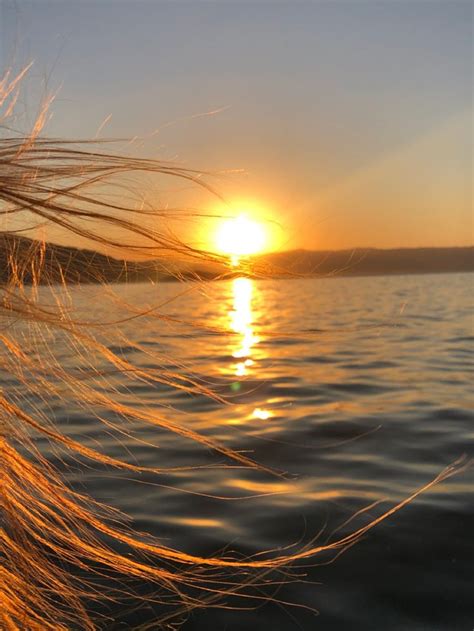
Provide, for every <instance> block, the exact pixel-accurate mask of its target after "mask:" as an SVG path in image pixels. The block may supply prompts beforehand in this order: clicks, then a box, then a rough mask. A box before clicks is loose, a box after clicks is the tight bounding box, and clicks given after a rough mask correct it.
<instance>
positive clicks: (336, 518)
mask: <svg viewBox="0 0 474 631" xmlns="http://www.w3.org/2000/svg"><path fill="white" fill-rule="evenodd" d="M473 280H474V278H473V276H472V275H470V274H459V275H425V276H399V277H396V276H392V277H366V278H329V279H305V280H292V281H282V280H274V281H263V280H262V281H253V280H248V279H237V280H234V281H225V282H218V283H217V282H216V283H208V284H203V285H201V286H191V285H188V284H183V285H179V284H165V285H160V286H154V287H153V286H150V285H130V286H115V287H114V291H115V292H116V294H117V297H118V299H124V300H127V301H129V302H132V303H134V304H136V305H138V306H141V307H146V306H149V305H152V304H155V305H156V304H157V303H162V304H163V307H162V309H161V311H162V312H163V313H165V314H166V316H168V318H169V319H168V320H160V319H157V318H153V317H147V318H140V319H133V320H129V321H128V322H125V323H123V324H121V325H117V326H110V327H108V328H107V330H106V332H104V333H102V335H103V337H104V341H105V342H106V343H107V344H108V345H109V347H110V348H112V349H113V350H114V351H115V352H116V353H118V355H119V356H121V357H123V358H124V359H126V360H130V361H132V362H134V363H136V364H138V365H139V366H141V367H144V368H146V369H159V370H160V371H162V372H164V371H167V370H168V371H173V372H175V371H177V370H179V371H180V372H181V373H184V374H187V375H190V376H191V377H193V378H195V379H197V380H199V382H200V383H201V384H204V385H205V386H206V387H209V388H210V389H211V390H212V391H214V392H216V393H218V394H219V395H221V396H223V397H225V398H226V399H227V400H228V403H227V404H222V403H219V402H216V401H214V400H212V399H210V398H209V397H206V396H203V395H196V394H189V393H185V392H180V391H178V390H176V389H171V388H169V387H168V386H165V385H156V384H154V385H150V384H147V383H143V382H140V381H138V380H131V379H130V380H129V379H126V378H125V377H124V376H123V375H121V376H119V377H117V376H116V375H115V376H112V377H110V379H108V380H106V381H104V382H103V383H102V385H101V387H102V388H104V389H105V390H107V391H109V393H110V392H112V389H114V391H115V392H114V395H113V396H114V397H115V398H116V399H118V400H119V401H122V402H124V403H129V402H130V401H132V400H135V404H136V405H138V406H141V407H143V409H147V410H153V411H154V412H156V414H160V415H164V416H166V417H167V418H169V419H172V420H173V421H175V422H179V423H180V424H182V425H184V426H186V427H188V428H190V429H193V430H195V431H197V432H200V433H201V434H204V435H205V436H207V437H210V438H212V439H213V440H215V441H217V442H219V443H220V444H222V445H225V446H226V447H230V448H232V449H234V450H236V451H238V452H239V453H242V454H245V455H246V456H248V457H251V458H252V459H253V460H255V461H257V462H258V463H260V464H261V465H263V466H264V467H267V468H269V469H272V470H275V471H277V472H283V473H284V474H285V475H284V476H278V475H271V474H268V473H265V472H263V471H254V470H249V469H245V468H243V467H242V468H235V467H232V468H229V467H225V466H223V467H221V468H219V469H217V470H216V469H215V468H212V469H209V468H197V469H194V470H191V471H189V470H188V471H181V472H177V473H175V474H168V475H163V476H161V477H157V476H152V475H148V474H143V475H141V476H139V481H138V482H137V481H133V479H132V478H134V477H137V476H133V475H130V474H127V475H125V474H120V475H118V474H117V473H112V472H111V471H104V470H103V469H101V470H99V468H98V467H92V468H90V467H88V468H82V467H78V466H74V467H72V468H70V467H68V462H67V461H66V462H64V461H62V460H60V458H59V457H58V456H57V455H55V454H54V453H50V457H51V458H52V459H53V460H54V461H55V463H56V464H57V465H58V466H59V467H61V468H63V469H64V470H65V471H66V472H67V475H68V476H69V479H70V481H71V482H72V483H73V484H75V485H76V486H78V487H79V488H81V489H86V490H88V491H90V492H91V493H93V494H94V497H96V498H97V499H99V500H103V501H106V502H108V503H112V504H113V505H114V506H117V507H119V508H121V509H123V510H124V511H125V512H127V513H128V514H130V515H132V516H133V518H134V520H135V525H136V527H137V528H139V529H140V530H147V531H149V532H152V533H154V534H156V535H157V536H159V537H160V538H161V539H162V540H163V541H164V542H165V543H166V544H167V545H170V546H173V547H176V548H179V549H181V550H185V551H189V552H193V553H198V554H212V553H216V552H217V551H219V550H222V549H223V548H224V547H225V546H228V545H230V547H231V548H232V549H234V550H240V551H242V552H244V553H246V554H248V553H252V552H258V551H261V550H266V549H270V548H281V547H284V546H288V545H291V544H295V543H296V544H298V543H299V544H301V542H303V543H305V542H308V541H309V540H311V539H312V538H313V537H315V536H316V535H317V534H318V533H320V534H319V541H321V542H322V543H323V542H326V541H327V540H331V539H334V538H337V537H338V536H342V535H343V534H347V533H348V532H351V531H352V530H354V529H355V528H357V527H360V526H362V525H363V524H365V523H367V522H368V521H370V519H371V518H374V517H375V516H377V515H378V514H380V513H381V512H382V510H383V509H384V508H388V506H389V505H391V504H393V503H395V502H397V501H399V500H401V499H403V498H404V497H406V496H407V495H409V494H410V492H412V491H413V490H415V489H416V488H417V487H419V486H421V485H423V484H424V483H426V482H428V481H429V480H430V479H432V478H433V477H435V476H436V475H437V474H438V473H439V472H440V471H441V470H442V469H443V468H444V467H445V466H447V465H449V464H450V463H452V462H453V461H455V460H456V459H457V458H459V457H460V456H461V455H462V454H466V453H467V454H469V453H471V455H472V444H473V440H472V439H473V435H474V434H473V423H472V421H473V416H472V405H473V394H472V366H473V364H472V358H473V355H472V350H473V341H474V330H473V320H472V313H473V311H472V307H473V299H472V295H473V294H472V289H473ZM101 292H102V290H101V289H100V288H99V287H93V286H91V287H85V288H82V289H75V290H73V292H72V299H73V300H74V301H75V302H76V304H77V305H79V307H80V308H81V309H82V312H83V314H84V315H86V316H87V317H88V318H89V319H100V318H104V317H105V318H109V319H110V320H113V319H114V318H120V317H123V316H124V311H123V307H122V306H121V304H120V302H119V300H118V301H117V302H115V303H114V305H115V306H113V304H112V303H111V302H110V301H106V300H105V299H104V297H103V294H102V293H101ZM177 294H180V295H178V296H177ZM171 298H174V300H172V301H171V302H169V300H170V299H171ZM175 319H181V320H183V319H184V320H186V321H189V322H191V321H192V323H193V326H187V325H186V324H182V323H181V324H178V323H176V322H175V321H174V320H175ZM57 344H58V345H59V344H60V343H59V342H57ZM137 345H140V346H141V347H142V349H143V350H144V352H141V351H139V350H138V349H137ZM58 349H59V350H58V351H57V352H58V353H59V354H61V353H62V354H63V357H62V359H63V361H66V363H67V362H68V361H72V360H70V359H68V354H67V353H68V351H67V349H66V347H64V350H63V351H61V350H60V347H59V346H58ZM74 361H75V360H74ZM37 404H38V405H43V406H44V405H45V404H44V402H41V403H38V402H37ZM48 414H49V415H50V416H51V415H53V416H54V417H55V420H56V422H57V423H58V424H59V425H60V426H61V429H62V430H63V431H64V432H66V433H68V434H69V435H71V436H73V437H74V438H75V439H78V440H81V441H83V442H84V443H85V444H88V445H90V446H93V447H94V446H96V445H97V442H100V444H101V445H102V447H103V448H104V449H105V450H106V451H107V453H110V454H111V455H114V456H120V457H123V458H126V459H128V460H129V461H133V462H136V461H138V462H139V463H140V464H144V465H150V466H155V467H156V466H160V467H180V466H190V465H196V466H199V465H209V464H217V463H227V464H229V461H228V460H226V459H225V458H224V457H223V456H221V455H219V454H215V453H213V452H212V451H211V450H210V449H208V448H205V447H201V446H199V445H196V444H195V443H194V442H193V441H191V440H186V439H184V438H179V437H177V436H176V435H174V434H171V433H169V432H166V431H163V430H160V429H157V428H151V427H149V426H146V427H145V426H142V427H140V426H137V425H135V428H136V430H137V432H138V434H137V435H138V436H139V437H140V438H141V439H143V441H144V442H143V443H139V444H137V443H134V442H133V441H131V440H125V439H124V438H123V437H121V438H120V439H117V437H115V436H112V435H111V434H110V432H108V431H106V429H104V427H103V426H102V425H101V424H99V423H98V422H97V421H96V420H95V419H94V416H93V414H87V413H86V412H85V411H84V410H83V409H81V407H80V406H79V405H76V404H74V402H71V401H68V402H64V401H63V402H60V403H57V404H55V405H53V404H52V403H51V402H49V409H48ZM40 442H41V441H40ZM41 444H42V448H43V449H44V450H45V451H46V452H48V446H47V445H46V444H44V443H42V442H41ZM153 445H158V448H155V447H154V446H153ZM118 478H120V479H118ZM473 488H474V485H473V475H472V470H471V471H467V472H464V473H463V474H462V475H459V476H456V477H454V478H451V479H449V480H448V481H446V482H444V483H442V484H441V485H439V486H437V487H436V488H434V489H433V490H431V491H429V492H427V493H425V494H424V495H422V496H421V497H419V498H418V499H417V500H416V501H415V502H413V503H412V504H411V505H409V506H408V507H407V508H405V509H403V511H401V512H399V513H397V514H396V515H394V516H392V517H391V518H390V519H389V520H387V521H385V522H384V523H382V524H381V525H379V526H377V527H376V528H375V529H374V530H372V531H370V532H369V533H368V534H367V535H366V536H365V537H364V539H363V540H362V541H361V542H359V543H358V544H357V545H356V546H355V547H353V548H351V549H350V550H349V551H347V552H346V553H345V554H344V555H342V556H341V557H340V558H338V559H337V560H336V561H335V562H334V563H332V564H329V565H324V564H323V565H313V566H312V567H309V568H307V569H306V572H305V573H306V575H307V576H306V581H309V583H308V582H307V583H299V584H291V585H289V586H286V587H285V588H283V589H282V590H281V591H280V592H279V594H278V596H279V597H280V598H281V599H282V600H283V601H285V602H288V601H291V602H293V603H300V604H303V605H307V606H309V607H311V608H313V609H317V610H318V611H319V616H316V615H315V613H314V611H313V612H312V611H308V610H306V609H304V608H295V607H292V606H290V605H282V606H280V605H277V604H275V603H273V604H272V603H269V604H267V605H265V606H263V607H261V608H259V609H256V610H253V611H225V610H224V611H219V610H213V609H212V610H209V611H204V612H199V613H194V614H193V615H191V616H190V618H189V619H188V620H187V621H186V622H185V624H184V627H183V628H184V629H186V630H188V631H192V630H195V629H196V630H204V629H206V630H207V629H217V630H219V629H226V630H238V629H239V630H240V629H246V630H255V631H256V630H257V629H261V628H263V627H265V626H267V627H268V628H269V629H270V628H271V629H282V630H285V631H286V630H288V631H290V630H293V629H295V630H296V629H303V630H305V631H306V630H310V629H311V630H313V629H331V630H332V629H341V630H342V629H344V630H346V629H364V630H365V629H367V630H370V629H374V630H375V629H380V628H382V627H383V628H385V629H393V630H398V629H408V630H416V631H418V630H422V629H423V630H424V629H430V630H431V629H433V630H438V629H440V630H441V629H443V630H444V629H446V630H457V629H459V630H461V629H466V630H468V629H471V628H472V626H473V624H474V615H473V614H474V611H473V609H474V607H473V605H472V578H473V555H472V532H474V519H473ZM216 496H218V497H226V498H231V499H227V500H223V499H217V498H216ZM237 498H244V499H237ZM377 500H382V504H381V505H379V506H377V507H374V508H372V509H370V510H369V511H368V512H367V513H362V514H361V515H359V516H356V517H355V518H354V519H353V520H352V521H351V522H350V523H349V524H347V525H343V524H344V522H345V521H346V520H348V519H349V518H350V517H351V516H353V515H354V514H355V513H356V512H357V511H359V510H361V509H363V508H364V507H367V506H368V505H370V504H372V503H373V502H375V501H377ZM341 525H342V528H341V529H340V530H338V531H337V532H335V531H336V529H337V528H338V527H340V526H341ZM321 560H322V561H324V560H326V559H321ZM318 561H319V559H315V560H314V563H318ZM316 583H319V584H316ZM120 613H121V612H120V611H116V612H115V614H116V615H117V618H119V616H120ZM122 613H123V612H122ZM140 615H141V616H142V618H140ZM133 616H135V617H133ZM133 616H132V618H130V617H129V618H127V619H125V621H124V622H122V625H123V626H120V625H118V624H117V628H130V627H131V626H132V624H134V623H135V622H137V621H139V620H140V621H141V620H143V619H146V614H145V613H143V614H138V613H135V614H133ZM143 616H145V617H144V618H143ZM110 628H111V629H112V628H115V626H114V625H112V623H110Z"/></svg>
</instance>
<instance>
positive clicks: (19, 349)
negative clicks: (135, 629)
mask: <svg viewBox="0 0 474 631" xmlns="http://www.w3.org/2000/svg"><path fill="white" fill-rule="evenodd" d="M22 75H23V73H21V74H20V75H19V76H16V77H14V78H12V77H11V76H9V75H8V73H7V75H6V76H5V77H4V79H3V81H2V82H0V105H3V107H4V111H5V114H4V117H3V123H4V127H3V136H2V137H1V138H0V214H1V215H2V218H3V220H5V219H6V218H8V221H9V222H10V225H11V223H12V222H13V224H14V225H15V220H16V225H17V226H19V225H22V226H24V227H29V226H32V225H38V224H43V225H46V226H47V227H48V228H51V227H57V228H60V229H62V230H64V231H67V232H68V233H73V234H75V235H78V236H79V237H81V239H87V240H88V241H89V242H95V243H96V244H98V246H100V247H102V248H112V249H114V250H115V251H120V250H123V251H124V252H125V253H130V251H132V252H133V253H134V254H142V255H145V254H147V255H149V256H158V255H159V256H160V257H163V256H164V255H170V256H171V255H173V256H176V255H179V256H188V257H189V256H191V257H194V258H198V259H208V258H209V257H210V256H211V255H210V254H207V253H204V252H201V251H199V250H196V249H195V248H192V247H190V246H187V245H185V244H184V243H182V242H181V241H179V240H178V239H177V238H174V237H172V236H170V235H169V234H167V233H165V232H163V231H160V230H159V229H158V228H156V226H159V225H160V221H159V220H160V219H161V220H164V219H165V218H166V213H165V212H164V211H159V210H156V209H154V208H149V207H144V206H143V205H142V204H140V203H139V200H138V202H137V203H135V202H133V201H132V202H131V203H130V204H129V205H126V203H125V202H123V201H121V202H120V203H117V202H115V201H114V198H113V197H110V196H106V195H104V194H103V190H104V189H103V187H104V185H106V184H107V182H110V181H113V180H114V178H117V176H119V177H125V176H129V175H132V176H134V175H139V174H140V173H143V172H144V173H147V174H156V175H157V176H163V175H164V176H170V177H174V178H180V179H182V180H185V181H187V182H191V183H193V184H196V185H197V186H200V187H207V188H209V187H208V185H207V184H206V183H205V181H204V179H203V177H202V174H201V173H199V172H197V171H192V170H188V169H183V168H179V167H176V166H173V165H170V164H166V163H162V162H157V161H154V160H149V159H141V158H140V159H139V158H131V157H127V156H122V155H115V154H114V153H110V152H104V151H102V150H100V149H97V148H96V145H95V144H92V143H91V142H87V141H86V142H72V141H68V140H58V139H50V138H46V137H43V136H42V135H41V128H42V124H43V119H44V116H43V115H42V116H40V117H39V119H38V122H37V124H36V126H35V128H34V129H33V130H32V132H31V133H30V134H28V135H27V136H22V135H20V134H17V133H13V132H10V131H9V128H8V127H7V126H6V121H7V118H8V116H9V115H10V114H11V111H12V107H13V104H14V102H15V100H16V97H17V95H18V86H19V81H20V79H21V77H22ZM0 122H1V119H0ZM124 199H125V197H124ZM151 217H154V218H155V221H154V222H153V225H154V226H155V228H150V222H149V221H148V220H149V219H150V218H151ZM18 218H22V220H21V221H18V220H17V219H18ZM145 221H146V222H147V224H146V227H145V226H144V222H145ZM4 225H7V224H6V223H5V224H4ZM114 235H115V236H114ZM21 244H22V241H21V238H20V236H19V235H18V232H17V233H15V231H14V230H13V229H10V231H9V232H8V234H4V235H3V239H2V241H1V242H0V247H2V248H3V249H4V253H3V255H4V261H5V265H6V267H7V268H8V269H7V271H6V279H5V280H4V281H3V284H2V285H1V286H0V344H1V345H2V354H1V359H0V362H1V372H0V374H1V384H2V388H3V390H0V502H1V516H0V526H1V530H0V556H1V563H2V564H1V567H0V626H1V627H2V628H3V629H6V630H9V631H13V630H15V631H16V630H28V631H29V630H31V631H45V630H48V629H50V630H54V631H59V630H63V631H68V630H70V629H87V630H93V629H98V628H102V627H103V626H104V619H103V618H101V617H100V616H97V615H96V614H94V611H96V604H97V602H98V601H110V602H113V601H114V600H119V601H120V600H121V599H126V598H127V597H128V596H127V595H130V593H131V588H129V587H128V585H130V583H131V582H133V580H142V581H146V582H147V583H148V584H150V585H151V584H153V585H156V597H155V598H156V601H157V602H158V603H162V604H163V608H162V611H163V612H164V613H163V615H162V616H161V618H160V619H159V620H158V621H154V623H153V625H154V626H153V628H157V626H160V627H163V628H165V627H167V626H169V625H171V624H179V621H180V620H181V616H182V615H183V613H185V612H189V611H191V610H192V609H194V608H198V607H206V606H210V605H213V606H214V605H218V604H219V603H220V602H222V601H223V599H224V598H228V597H231V596H233V595H236V596H239V597H250V598H257V594H258V589H257V587H258V586H259V585H260V584H261V583H267V584H268V582H271V581H272V580H273V581H274V582H275V583H278V582H282V581H285V576H286V575H285V574H282V573H281V572H280V571H279V570H281V569H283V568H286V567H288V566H289V564H297V563H298V562H299V561H303V560H305V559H313V558H314V557H315V556H317V555H318V554H319V553H323V552H332V553H334V554H338V553H339V552H340V551H342V550H344V549H346V548H347V547H349V546H351V545H352V544H353V543H354V542H356V541H357V540H358V539H359V538H360V537H361V536H362V535H363V534H364V533H366V532H367V531H368V530H369V529H370V528H373V527H374V526H375V525H376V524H378V523H379V522H380V521H382V520H383V519H385V518H386V517H388V516H389V515H391V514H392V513H394V512H395V511H397V510H398V509H400V508H401V507H402V506H404V505H405V504H407V503H408V502H409V501H411V500H412V499H413V498H414V497H416V496H417V495H418V494H419V493H421V492H422V491H423V490H425V489H426V488H429V487H430V486H432V485H434V484H436V483H437V482H439V481H440V480H442V479H445V478H446V477H448V476H449V475H451V474H452V473H453V472H454V471H455V468H456V467H450V468H448V469H446V470H445V471H443V472H442V473H441V474H440V475H439V476H438V477H437V478H436V479H435V480H432V481H431V482H430V483H429V484H427V485H426V486H425V487H424V488H423V489H419V490H418V491H415V492H414V493H413V495H412V496H411V497H408V498H406V499H405V500H404V501H402V502H401V503H399V504H398V505H396V506H393V507H392V508H390V509H389V510H388V511H386V512H385V513H383V514H382V515H381V516H380V517H378V518H377V519H375V520H373V521H372V522H371V523H370V524H368V525H367V526H365V527H363V528H360V529H358V530H355V531H354V532H353V533H352V534H350V535H348V536H345V537H343V538H341V539H339V540H337V541H333V542H332V543H330V544H327V545H320V546H318V545H317V544H316V543H311V544H310V545H307V546H304V547H303V546H301V547H300V548H299V549H298V550H297V551H296V552H295V553H291V554H289V553H288V554H284V553H283V554H282V553H281V552H280V553H278V552H273V553H272V552H262V553H261V554H259V555H258V556H255V557H251V558H241V557H238V556H237V555H231V554H230V553H226V554H222V555H221V556H219V557H210V558H209V557H202V556H199V555H193V554H189V553H185V552H182V551H179V550H174V549H171V548H169V547H166V546H164V545H163V544H161V543H160V542H159V541H157V540H155V539H154V538H153V537H151V536H150V535H146V534H143V533H138V532H134V530H133V529H132V528H131V527H130V526H128V525H127V520H126V517H125V516H124V515H122V514H120V513H119V512H118V511H117V510H115V509H112V508H110V507H107V506H104V505H103V504H101V503H99V502H97V501H95V500H94V499H93V498H92V497H89V496H87V495H86V494H84V493H80V492H79V491H78V490H77V489H74V488H72V487H71V486H70V485H69V484H68V483H67V482H66V481H65V480H64V479H63V477H62V476H61V474H60V473H59V472H58V471H57V470H56V469H55V468H54V467H53V465H52V463H51V462H50V461H49V460H48V458H47V457H46V455H45V451H44V449H43V447H42V446H44V445H45V444H46V443H47V444H49V445H50V447H51V448H52V449H55V450H56V452H57V453H59V454H60V456H61V458H63V459H64V460H65V462H66V463H67V462H71V461H72V460H73V459H74V458H77V459H78V460H79V463H82V464H83V465H84V466H85V464H87V462H90V463H96V464H98V465H100V466H106V467H110V468H115V469H117V470H127V471H131V472H134V473H139V472H148V473H154V474H160V473H164V472H166V471H168V472H169V471H170V470H169V469H168V470H165V469H160V468H153V467H149V466H144V465H140V464H139V463H132V462H129V461H127V460H126V459H125V458H123V459H121V458H117V457H113V456H111V455H109V454H107V453H106V452H105V451H103V450H102V449H101V446H100V444H99V445H97V447H96V448H94V449H93V448H91V447H89V446H87V445H86V444H83V443H81V442H80V441H76V440H74V439H73V438H71V437H70V436H68V435H66V434H65V433H63V432H62V431H61V430H60V429H58V428H57V427H55V424H54V421H53V416H51V417H48V416H47V415H45V414H44V413H43V412H41V411H39V410H38V405H37V401H38V400H43V401H49V402H51V401H53V400H55V399H60V400H64V399H66V400H67V399H68V398H69V399H70V400H71V401H75V402H76V404H78V405H80V406H82V407H83V408H84V409H85V410H87V411H88V412H89V413H91V411H93V413H94V414H95V415H96V417H97V423H104V424H105V426H106V428H107V431H109V432H116V433H117V435H118V436H124V435H125V436H127V437H129V438H131V439H132V440H133V439H135V436H134V433H133V429H132V428H133V423H134V421H138V422H139V423H141V424H144V423H145V424H149V425H150V426H154V427H157V428H160V429H161V430H166V431H168V432H173V433H175V434H176V435H178V436H179V437H181V438H182V439H186V440H193V441H196V442H198V443H201V444H202V445H204V446H206V447H207V448H210V449H212V450H214V451H215V452H218V453H219V454H221V455H222V456H224V457H225V458H226V459H228V460H229V461H231V462H232V461H234V462H237V463H239V465H243V466H246V467H253V468H261V467H260V466H259V464H258V463H256V462H254V461H252V460H251V459H250V458H248V457H247V456H245V455H243V454H242V453H236V452H234V451H232V450H231V449H229V448H226V447H225V446H224V445H222V444H219V443H217V442H214V441H213V440H212V439H210V438H209V437H207V436H205V435H203V434H200V433H198V432H196V431H193V430H192V429H190V428H189V427H186V426H184V425H181V424H179V423H178V422H176V420H172V419H171V418H168V417H167V415H166V414H157V413H151V412H148V411H146V410H145V409H144V408H143V407H141V406H139V405H134V404H133V398H131V399H130V400H131V403H130V404H124V403H123V402H120V401H119V400H118V398H117V399H116V398H114V397H113V396H110V395H108V394H105V393H104V389H103V388H101V387H100V385H101V379H103V378H105V377H106V376H110V375H111V374H113V373H114V372H118V373H120V374H122V375H123V376H125V377H127V378H129V379H130V380H132V379H134V380H139V381H143V382H146V383H152V384H166V385H168V386H172V387H175V388H179V389H181V390H184V391H187V392H193V393H195V392H199V393H201V394H205V395H207V396H210V397H214V398H216V399H219V397H218V396H217V395H216V394H215V393H214V392H212V390H210V389H207V388H206V387H204V386H203V385H202V384H201V383H199V382H198V381H197V380H195V379H193V378H192V377H189V376H186V375H184V374H181V373H180V372H179V371H178V370H176V371H171V370H158V369H156V370H153V369H149V368H148V369H146V370H145V369H143V368H141V367H140V366H139V365H137V363H132V362H130V361H128V360H126V359H124V358H123V357H122V356H119V355H118V354H116V353H114V352H113V351H112V350H111V349H110V347H109V346H108V345H107V344H106V343H104V341H103V340H102V339H101V335H100V332H101V327H100V324H98V323H94V322H86V321H85V320H84V318H79V317H78V316H77V314H75V312H74V310H72V309H69V308H68V304H67V290H68V275H67V269H66V267H61V266H60V269H62V272H63V273H62V275H61V282H60V283H59V284H58V286H57V289H56V290H55V289H54V288H52V289H51V291H50V292H49V293H44V292H40V291H38V287H39V285H40V284H44V283H46V284H47V283H48V280H50V274H51V268H50V265H49V263H48V260H49V259H48V257H47V254H46V252H47V247H46V245H45V244H44V243H41V242H39V241H32V242H31V245H30V247H29V248H27V249H26V250H25V248H24V247H23V246H22V245H21ZM4 271H5V270H2V273H3V272H4ZM91 273H93V274H96V275H97V277H99V276H100V269H96V270H95V271H94V270H91ZM56 280H57V278H56ZM45 296H46V297H45ZM129 309H130V312H129V314H128V315H127V317H130V318H136V317H140V312H139V310H137V309H134V307H133V305H129ZM154 315H155V316H156V317H157V318H159V317H160V316H159V314H154ZM59 338H60V339H61V340H62V341H66V343H67V347H68V349H69V353H70V357H69V359H68V361H67V362H66V361H65V360H64V359H62V358H61V357H59V356H57V355H56V354H55V351H54V342H55V340H57V339H59ZM71 357H73V358H74V360H71ZM71 365H74V366H77V370H71V369H70V368H68V366H69V367H70V366H71ZM6 388H8V389H6ZM35 401H36V403H35ZM111 418H114V419H117V420H115V421H112V420H110V419H111ZM144 628H145V627H144ZM150 628H151V626H150Z"/></svg>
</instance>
